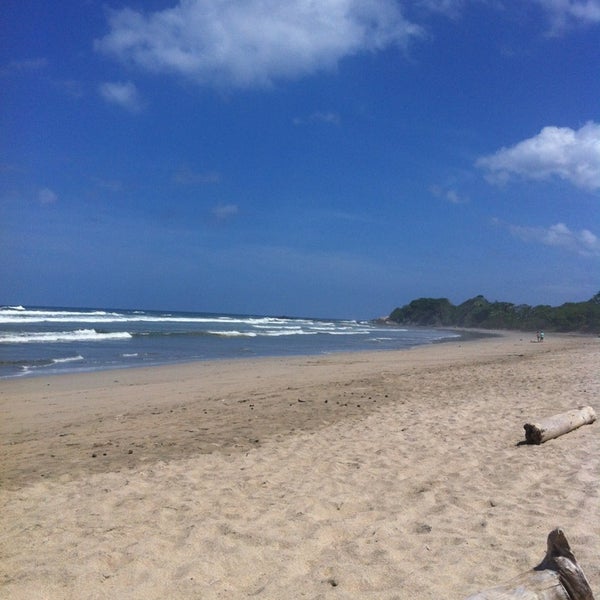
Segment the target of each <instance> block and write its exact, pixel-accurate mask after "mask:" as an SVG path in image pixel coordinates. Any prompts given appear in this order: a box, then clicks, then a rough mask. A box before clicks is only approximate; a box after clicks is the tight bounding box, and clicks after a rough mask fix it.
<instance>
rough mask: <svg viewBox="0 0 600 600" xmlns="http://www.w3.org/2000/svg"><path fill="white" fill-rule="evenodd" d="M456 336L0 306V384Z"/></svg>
mask: <svg viewBox="0 0 600 600" xmlns="http://www.w3.org/2000/svg"><path fill="white" fill-rule="evenodd" d="M456 337H460V335H459V334H457V333H456V332H452V331H444V330H438V329H423V328H414V329H412V328H404V327H398V326H392V325H386V324H383V323H380V322H376V321H354V320H338V319H312V318H296V317H284V316H278V317H270V316H253V315H228V314H213V313H193V312H174V311H151V310H121V309H119V310H117V309H88V308H44V307H24V306H3V307H0V378H6V377H22V376H32V375H47V374H56V373H66V372H77V371H96V370H104V369H114V368H124V367H140V366H149V365H159V364H170V363H179V362H188V361H196V360H214V359H232V358H242V357H247V358H251V357H261V356H288V355H303V354H305V355H315V354H328V353H332V352H352V351H362V350H397V349H403V348H410V347H413V346H418V345H421V344H430V343H434V342H438V341H443V340H447V339H451V338H456Z"/></svg>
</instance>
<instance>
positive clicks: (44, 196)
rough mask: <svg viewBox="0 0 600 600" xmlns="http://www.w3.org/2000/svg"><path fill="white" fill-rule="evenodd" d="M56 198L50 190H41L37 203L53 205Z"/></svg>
mask: <svg viewBox="0 0 600 600" xmlns="http://www.w3.org/2000/svg"><path fill="white" fill-rule="evenodd" d="M57 200H58V196H57V195H56V194H55V193H54V192H53V191H52V190H50V189H48V188H43V189H41V190H40V191H39V192H38V202H39V203H40V204H54V203H55V202H56V201H57Z"/></svg>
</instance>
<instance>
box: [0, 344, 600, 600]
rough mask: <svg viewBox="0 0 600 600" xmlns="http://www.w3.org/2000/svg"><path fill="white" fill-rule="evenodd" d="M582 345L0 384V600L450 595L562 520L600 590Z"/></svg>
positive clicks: (444, 350)
mask: <svg viewBox="0 0 600 600" xmlns="http://www.w3.org/2000/svg"><path fill="white" fill-rule="evenodd" d="M599 357H600V340H599V339H598V338H593V337H570V336H560V337H558V336H549V337H548V338H547V339H546V341H545V342H544V343H541V344H536V343H532V342H531V341H530V336H527V335H525V334H508V335H505V336H503V337H498V338H490V339H484V340H478V341H471V342H456V343H449V344H440V345H434V346H428V347H423V348H418V349H414V350H409V351H402V352H386V353H369V354H345V355H332V356H326V357H300V358H298V357H296V358H284V359H264V360H255V361H248V362H247V361H236V362H214V363H199V364H190V365H182V366H169V367H159V368H152V369H142V370H121V371H111V372H103V373H92V374H85V375H62V376H55V377H49V378H33V379H20V380H18V379H15V380H3V381H0V411H1V413H0V418H1V429H2V444H1V451H2V456H1V460H2V468H1V469H2V470H1V476H2V488H1V490H0V509H1V515H2V517H1V533H0V576H1V579H0V597H2V598H10V599H15V600H17V599H27V600H37V599H63V598H65V599H66V598H70V599H77V600H80V599H92V598H98V599H100V598H106V599H108V598H110V599H129V598H136V599H138V598H139V599H141V598H144V599H155V598H156V599H158V598H160V599H166V598H168V599H180V598H181V599H183V598H185V599H191V598H194V599H196V598H198V599H199V598H201V599H212V598H228V599H237V598H249V597H256V598H269V599H296V598H308V599H317V598H324V599H330V598H331V599H336V600H338V599H344V600H346V599H350V598H352V599H357V598H360V599H363V598H364V599H377V600H380V599H381V600H384V599H385V600H389V599H392V598H399V599H420V598H436V599H441V598H444V599H452V598H457V599H459V598H464V597H465V596H466V595H468V594H469V593H472V592H474V591H477V590H478V589H482V588H485V587H489V586H491V585H495V584H497V583H501V582H503V581H505V580H506V579H509V578H511V577H513V576H515V575H517V574H518V573H520V572H522V571H525V570H527V569H529V568H531V567H532V566H534V565H535V564H537V563H538V562H539V560H541V558H542V557H543V554H544V552H545V540H546V536H547V534H548V532H549V531H550V530H551V529H552V528H554V527H555V526H557V525H560V526H561V527H563V528H564V530H565V532H566V534H567V537H568V539H569V541H570V543H571V547H572V549H573V551H574V553H575V555H576V556H577V558H578V560H579V563H580V564H581V566H582V568H583V569H584V571H585V573H586V575H587V577H588V579H589V581H590V584H591V586H592V589H594V590H595V591H596V593H598V592H599V591H600V518H599V517H600V510H599V509H600V505H599V481H600V479H599V475H600V423H598V422H596V423H594V424H592V425H586V426H584V427H581V428H580V429H578V430H576V431H573V432H571V433H569V434H567V435H564V436H562V437H560V438H557V439H555V440H551V441H549V442H546V443H545V444H543V445H541V446H528V445H519V442H521V441H522V440H523V439H524V431H523V424H524V423H525V422H526V421H528V420H532V419H536V418H539V417H543V416H548V415H552V414H555V413H559V412H563V411H565V410H568V409H571V408H574V407H577V406H579V405H583V404H589V405H591V406H593V407H594V408H595V409H596V411H597V412H599V408H600V406H599V404H598V399H599V398H600V378H599V376H598V367H599V365H600V361H599Z"/></svg>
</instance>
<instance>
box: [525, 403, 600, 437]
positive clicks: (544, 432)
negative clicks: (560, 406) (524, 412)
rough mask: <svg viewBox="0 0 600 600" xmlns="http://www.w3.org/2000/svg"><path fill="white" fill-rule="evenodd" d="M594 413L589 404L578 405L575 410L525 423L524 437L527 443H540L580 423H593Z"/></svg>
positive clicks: (576, 426)
mask: <svg viewBox="0 0 600 600" xmlns="http://www.w3.org/2000/svg"><path fill="white" fill-rule="evenodd" d="M595 420H596V413H595V412H594V409H593V408H592V407H591V406H580V407H579V408H576V409H575V410H569V411H568V412H565V413H561V414H560V415H554V416H553V417H548V418H546V419H542V420H541V421H538V422H537V423H525V425H523V427H524V428H525V439H526V440H527V442H528V443H529V444H541V443H542V442H545V441H547V440H551V439H552V438H556V437H558V436H559V435H563V434H564V433H569V431H573V429H577V428H578V427H581V426H582V425H587V424H588V423H593V422H594V421H595Z"/></svg>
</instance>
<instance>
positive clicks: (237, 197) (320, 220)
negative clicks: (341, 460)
mask: <svg viewBox="0 0 600 600" xmlns="http://www.w3.org/2000/svg"><path fill="white" fill-rule="evenodd" d="M0 90H1V92H0V93H1V102H2V105H1V111H0V136H1V138H0V282H1V283H0V303H1V304H9V303H10V304H12V303H19V304H30V305H55V306H91V307H98V306H110V307H125V308H157V309H173V310H176V309H180V310H201V311H218V312H235V313H246V314H247V313H253V314H289V315H300V316H323V317H357V318H369V317H374V316H380V315H384V314H388V313H389V312H390V311H391V310H392V309H393V308H394V307H396V306H400V305H402V304H405V303H406V302H408V301H410V300H411V299H413V298H416V297H422V296H433V297H442V296H443V297H448V298H449V299H450V300H451V301H453V302H455V303H459V302H462V301H464V300H466V299H467V298H470V297H472V296H475V295H476V294H479V293H481V294H483V295H485V296H486V297H487V298H488V299H490V300H506V301H512V302H515V303H528V304H540V303H544V304H553V305H558V304H561V303H563V302H566V301H580V300H587V299H588V298H590V297H591V296H592V295H593V294H594V293H596V292H597V291H598V290H599V289H600V278H599V277H598V275H599V273H600V210H599V208H600V0H521V1H519V2H512V1H510V2H509V1H508V0H506V1H500V0H412V1H409V0H404V1H403V0H320V1H319V2H314V1H311V0H287V1H285V2H283V1H281V0H243V1H242V0H237V1H235V0H170V1H162V0H118V1H117V0H101V1H100V0H99V1H96V0H87V1H82V0H65V1H61V2H47V1H46V0H4V1H3V2H2V3H1V4H0Z"/></svg>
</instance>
